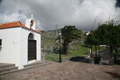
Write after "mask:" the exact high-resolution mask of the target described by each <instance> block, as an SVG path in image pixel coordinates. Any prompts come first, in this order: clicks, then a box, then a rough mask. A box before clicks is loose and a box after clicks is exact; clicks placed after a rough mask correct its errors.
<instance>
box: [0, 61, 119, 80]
mask: <svg viewBox="0 0 120 80" xmlns="http://www.w3.org/2000/svg"><path fill="white" fill-rule="evenodd" d="M0 80H120V65H95V64H89V63H82V62H72V61H68V62H64V63H58V62H52V64H49V65H44V66H39V67H36V68H32V69H28V70H24V71H19V72H14V73H10V74H6V75H2V76H0Z"/></svg>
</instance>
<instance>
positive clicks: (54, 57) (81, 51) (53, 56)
mask: <svg viewBox="0 0 120 80" xmlns="http://www.w3.org/2000/svg"><path fill="white" fill-rule="evenodd" d="M72 46H74V47H76V48H78V49H76V50H74V49H69V54H68V55H64V54H62V58H63V57H74V56H81V55H86V54H88V53H89V52H88V50H89V49H88V47H85V46H84V45H81V44H75V45H72ZM105 49H106V48H105V47H101V50H105ZM93 51H95V46H93ZM45 59H46V60H53V61H58V60H59V54H55V53H48V54H46V56H45Z"/></svg>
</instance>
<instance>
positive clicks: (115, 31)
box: [86, 21, 120, 54]
mask: <svg viewBox="0 0 120 80" xmlns="http://www.w3.org/2000/svg"><path fill="white" fill-rule="evenodd" d="M86 43H87V44H92V45H109V46H110V54H113V49H115V51H116V54H117V47H120V25H115V24H114V23H113V21H110V22H108V23H106V24H102V25H99V27H98V28H97V29H96V30H94V31H93V32H92V33H91V34H90V35H88V37H87V39H86Z"/></svg>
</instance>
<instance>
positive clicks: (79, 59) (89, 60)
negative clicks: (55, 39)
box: [62, 56, 93, 63]
mask: <svg viewBox="0 0 120 80" xmlns="http://www.w3.org/2000/svg"><path fill="white" fill-rule="evenodd" d="M66 61H74V62H85V63H93V59H92V58H87V57H86V56H76V57H65V58H62V62H66Z"/></svg>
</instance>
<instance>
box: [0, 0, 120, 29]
mask: <svg viewBox="0 0 120 80" xmlns="http://www.w3.org/2000/svg"><path fill="white" fill-rule="evenodd" d="M31 14H33V16H34V19H35V22H36V27H37V30H53V29H56V25H58V28H62V27H64V26H65V25H75V26H76V27H78V28H79V29H82V30H91V29H92V26H93V24H94V22H95V20H96V22H95V25H94V27H93V29H96V28H97V25H98V24H99V23H104V22H106V21H108V20H111V19H114V20H116V21H118V20H120V0H0V24H2V23H6V22H12V21H21V22H23V23H25V20H26V19H28V18H30V17H31Z"/></svg>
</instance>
